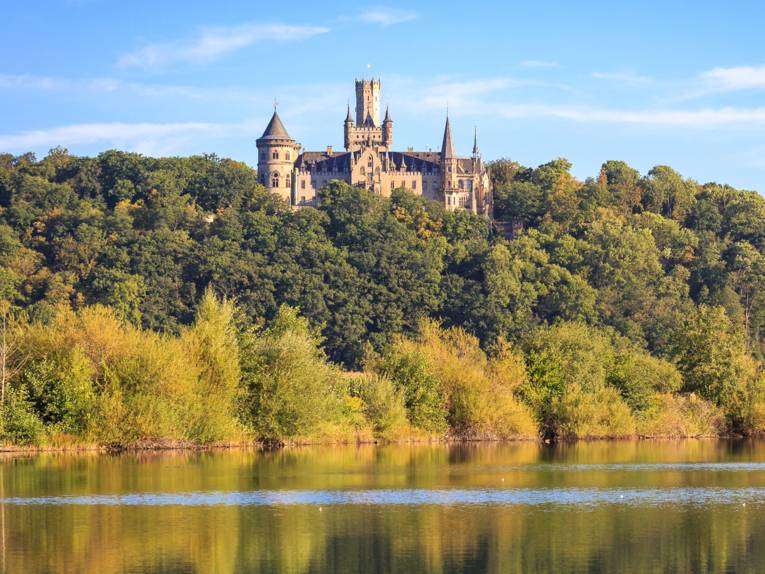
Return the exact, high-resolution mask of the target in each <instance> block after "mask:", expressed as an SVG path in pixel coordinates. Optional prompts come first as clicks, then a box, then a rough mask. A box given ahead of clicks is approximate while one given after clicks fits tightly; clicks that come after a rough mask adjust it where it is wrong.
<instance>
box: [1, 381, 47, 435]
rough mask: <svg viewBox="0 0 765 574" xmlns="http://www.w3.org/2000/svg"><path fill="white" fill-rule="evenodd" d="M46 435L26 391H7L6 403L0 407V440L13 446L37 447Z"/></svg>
mask: <svg viewBox="0 0 765 574" xmlns="http://www.w3.org/2000/svg"><path fill="white" fill-rule="evenodd" d="M44 434H45V427H44V425H43V422H42V421H41V420H40V418H39V417H38V416H37V414H36V413H35V412H34V408H33V405H32V403H31V402H30V401H29V400H28V399H27V397H26V395H25V393H24V390H23V389H16V390H14V389H8V390H6V396H5V402H4V403H3V404H2V405H0V440H2V441H3V442H5V443H9V444H13V445H37V444H39V443H40V442H41V441H42V439H43V436H44Z"/></svg>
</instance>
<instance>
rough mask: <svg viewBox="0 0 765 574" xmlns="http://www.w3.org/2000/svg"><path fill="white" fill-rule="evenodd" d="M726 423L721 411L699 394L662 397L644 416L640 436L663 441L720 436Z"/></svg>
mask: <svg viewBox="0 0 765 574" xmlns="http://www.w3.org/2000/svg"><path fill="white" fill-rule="evenodd" d="M723 421H724V417H723V413H722V411H721V410H720V408H719V407H716V406H715V405H714V404H712V403H710V402H709V401H706V400H704V399H702V398H701V397H699V396H698V395H696V394H693V393H691V394H686V395H673V394H670V393H662V394H658V395H656V397H655V399H654V401H653V405H652V406H651V408H649V409H647V410H646V411H645V412H644V413H642V414H641V417H640V419H639V420H638V424H637V432H638V434H640V435H641V436H647V437H663V438H682V437H695V436H717V435H718V434H719V432H720V430H721V428H722V427H723Z"/></svg>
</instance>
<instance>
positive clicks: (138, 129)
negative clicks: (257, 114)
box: [0, 122, 242, 153]
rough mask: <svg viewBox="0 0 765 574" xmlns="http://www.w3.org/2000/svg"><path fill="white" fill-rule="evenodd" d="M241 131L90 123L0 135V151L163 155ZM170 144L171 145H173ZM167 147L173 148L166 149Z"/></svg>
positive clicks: (194, 125) (209, 126)
mask: <svg viewBox="0 0 765 574" xmlns="http://www.w3.org/2000/svg"><path fill="white" fill-rule="evenodd" d="M237 129H242V128H241V127H237V126H231V125H224V124H214V123H203V122H186V123H159V124H157V123H121V122H112V123H91V124H73V125H68V126H58V127H53V128H49V129H42V130H34V131H26V132H21V133H17V134H0V150H3V151H10V152H15V151H28V150H30V149H41V148H52V147H56V146H64V147H66V146H74V145H87V144H106V145H108V146H113V147H119V148H123V149H128V150H132V151H141V150H146V149H147V148H148V147H149V146H152V148H153V149H157V148H158V147H159V146H164V148H165V149H166V150H168V151H167V152H166V153H170V149H171V147H172V148H173V149H177V147H178V144H179V142H186V141H188V140H189V138H192V137H195V138H199V137H206V138H214V137H223V136H224V135H226V134H227V133H231V131H236V130H237ZM173 142H174V143H173ZM168 143H173V146H170V147H168Z"/></svg>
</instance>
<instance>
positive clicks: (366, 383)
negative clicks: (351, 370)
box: [355, 373, 409, 438]
mask: <svg viewBox="0 0 765 574" xmlns="http://www.w3.org/2000/svg"><path fill="white" fill-rule="evenodd" d="M355 386H356V387H357V388H356V389H355V393H356V394H357V395H358V396H359V397H360V398H361V400H362V401H363V404H364V406H363V409H364V415H365V416H366V417H367V419H368V420H369V422H370V423H371V424H372V427H373V429H374V431H375V434H376V435H377V436H380V437H382V438H395V437H396V436H397V435H398V434H400V433H405V432H406V431H407V429H408V425H409V423H408V420H407V416H406V405H405V403H404V393H403V392H402V390H401V389H397V388H396V387H395V385H394V384H393V382H391V381H390V379H387V378H385V377H383V376H381V375H377V374H374V373H371V374H366V373H364V374H362V375H358V376H357V381H356V384H355Z"/></svg>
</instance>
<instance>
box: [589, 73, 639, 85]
mask: <svg viewBox="0 0 765 574" xmlns="http://www.w3.org/2000/svg"><path fill="white" fill-rule="evenodd" d="M590 75H591V76H592V77H593V78H596V79H598V80H608V81H612V82H617V83H620V84H625V85H628V86H641V85H646V84H650V83H651V82H652V81H653V79H652V78H649V77H648V76H642V75H640V74H635V73H633V72H593V73H592V74H590Z"/></svg>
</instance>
